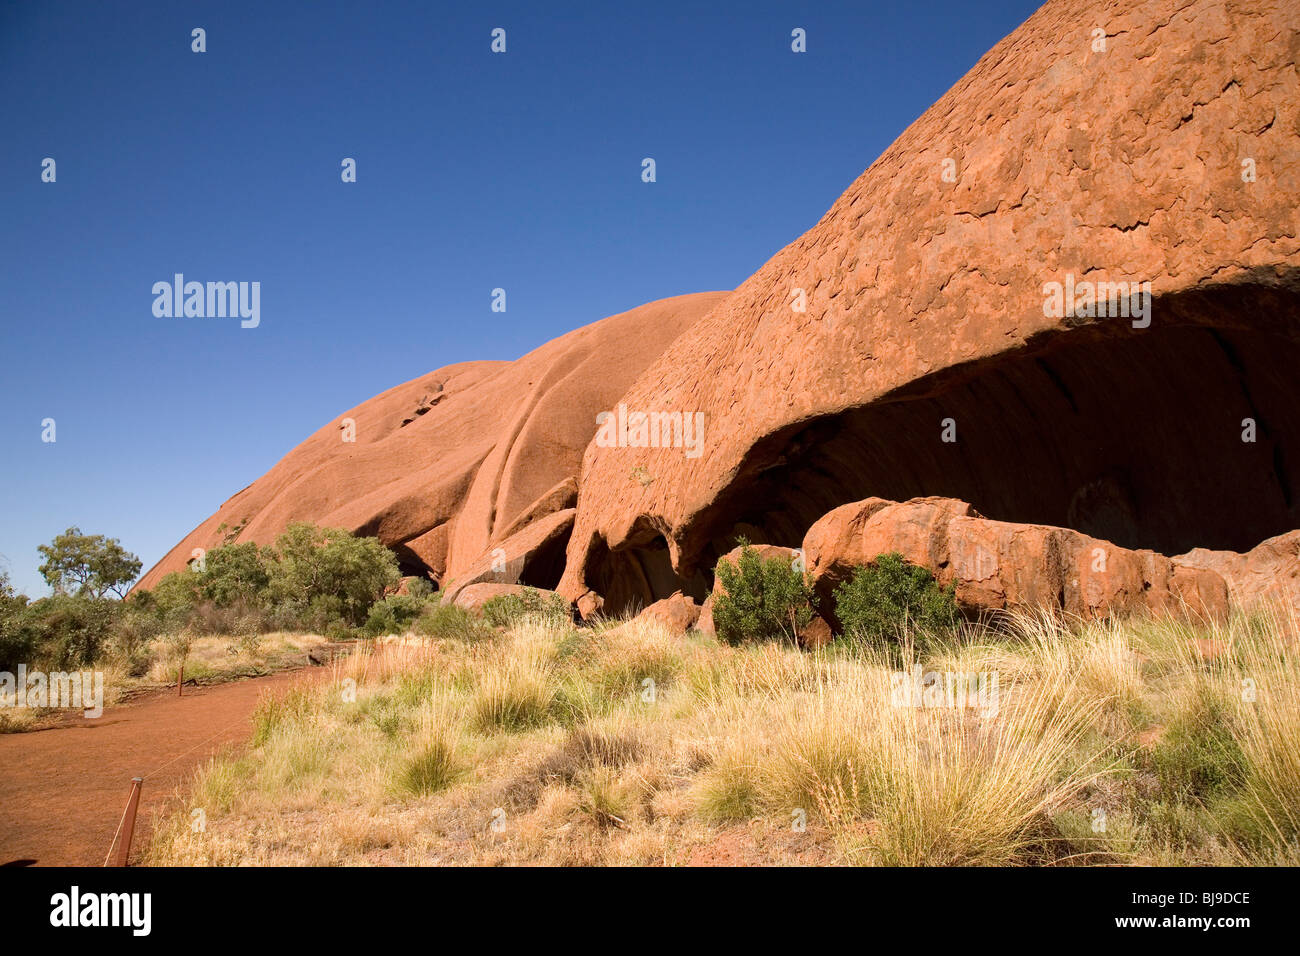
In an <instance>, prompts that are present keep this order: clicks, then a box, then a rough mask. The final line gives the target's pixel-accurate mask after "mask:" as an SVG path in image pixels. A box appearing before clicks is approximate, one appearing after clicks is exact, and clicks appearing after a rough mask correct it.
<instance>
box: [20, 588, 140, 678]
mask: <svg viewBox="0 0 1300 956" xmlns="http://www.w3.org/2000/svg"><path fill="white" fill-rule="evenodd" d="M120 611H121V604H120V602H118V601H110V600H107V599H102V598H100V599H96V598H89V597H73V596H71V595H68V594H55V595H53V596H52V597H47V598H41V599H40V600H39V601H33V602H32V603H31V604H28V605H26V606H25V607H23V608H21V609H19V610H17V611H16V612H15V613H13V614H11V615H6V621H5V624H4V626H3V630H4V632H5V635H6V640H5V645H6V648H5V650H6V656H8V655H10V654H16V655H17V656H16V657H14V658H13V659H12V660H9V661H6V662H4V663H5V664H6V665H16V664H18V663H25V664H27V665H29V666H31V665H32V664H36V663H39V664H43V665H47V666H49V667H51V668H54V669H66V668H75V667H81V666H84V665H87V664H91V663H94V661H95V660H96V659H98V658H99V656H100V653H101V650H102V649H103V647H104V644H105V642H107V640H108V639H109V637H110V635H111V634H112V632H113V628H114V625H115V624H116V623H117V620H118V617H119V616H120ZM4 669H5V670H12V667H11V666H5V668H4Z"/></svg>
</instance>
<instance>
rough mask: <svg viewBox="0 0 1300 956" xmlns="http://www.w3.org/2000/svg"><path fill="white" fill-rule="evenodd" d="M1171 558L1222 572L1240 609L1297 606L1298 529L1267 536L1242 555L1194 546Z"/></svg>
mask: <svg viewBox="0 0 1300 956" xmlns="http://www.w3.org/2000/svg"><path fill="white" fill-rule="evenodd" d="M1174 561H1175V562H1176V563H1177V564H1180V565H1183V566H1185V567H1189V568H1204V569H1206V570H1208V571H1213V572H1216V573H1217V574H1220V575H1222V577H1223V579H1224V580H1225V581H1227V582H1228V591H1229V593H1230V594H1231V596H1232V603H1233V604H1234V605H1235V606H1237V607H1240V608H1242V609H1244V610H1253V609H1255V608H1258V607H1260V606H1261V605H1265V604H1271V603H1272V604H1279V605H1281V606H1282V607H1290V608H1296V609H1300V531H1289V532H1287V533H1286V534H1280V535H1278V536H1277V537H1275V538H1269V539H1268V540H1267V541H1262V542H1260V543H1259V544H1258V545H1256V546H1255V547H1254V548H1252V549H1251V550H1250V551H1248V552H1246V553H1245V554H1237V553H1235V552H1232V551H1210V550H1208V549H1206V548H1196V549H1194V550H1192V551H1189V552H1187V553H1186V554H1180V555H1179V556H1178V557H1176V558H1174Z"/></svg>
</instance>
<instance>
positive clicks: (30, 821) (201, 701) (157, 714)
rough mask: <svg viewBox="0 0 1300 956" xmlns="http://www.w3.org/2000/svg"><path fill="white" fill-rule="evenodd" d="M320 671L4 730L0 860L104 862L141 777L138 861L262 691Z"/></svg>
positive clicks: (243, 726)
mask: <svg viewBox="0 0 1300 956" xmlns="http://www.w3.org/2000/svg"><path fill="white" fill-rule="evenodd" d="M325 672H326V673H327V672H328V671H325ZM321 673H322V671H321V670H315V669H313V671H303V670H298V671H285V672H281V673H278V674H272V675H270V676H268V677H255V678H250V679H248V680H240V681H234V682H231V683H227V684H214V685H212V686H209V687H186V688H185V696H184V697H181V698H179V699H178V698H177V697H176V696H175V693H174V692H162V693H159V694H157V695H151V696H149V697H147V698H144V699H141V700H138V701H135V702H131V703H127V704H123V705H120V706H117V707H112V708H105V709H104V714H103V716H102V717H100V718H99V719H97V720H87V719H85V718H82V717H77V718H75V719H71V720H69V721H68V722H67V723H66V724H63V725H61V726H58V727H55V728H51V729H49V730H39V731H34V732H31V733H22V734H3V735H0V865H4V864H11V865H22V863H21V862H20V861H33V862H34V863H35V864H37V865H41V866H102V865H103V863H104V856H105V854H107V853H108V848H109V845H110V844H111V843H112V841H113V834H114V832H115V831H116V830H117V825H118V821H119V820H121V818H122V810H123V809H124V808H125V807H126V798H127V796H128V794H129V792H130V789H131V778H132V777H144V778H145V780H144V785H143V788H142V790H141V795H140V812H139V816H138V818H137V822H136V830H135V838H134V839H133V840H132V852H131V859H132V861H135V860H137V859H138V858H139V855H140V848H142V847H144V846H145V845H146V844H147V841H148V839H149V835H150V833H151V832H152V829H153V823H154V820H155V817H156V816H157V814H158V813H159V811H160V810H161V809H162V808H163V806H164V804H165V802H166V798H167V797H168V796H170V795H171V794H173V793H174V792H176V791H177V789H178V788H179V786H180V785H181V784H182V783H184V782H185V781H186V779H187V778H188V777H189V775H190V773H191V771H193V770H194V768H195V767H197V766H198V765H199V764H200V763H202V762H203V761H204V760H206V759H207V758H208V757H209V756H211V755H212V754H213V753H215V752H216V751H218V750H220V749H222V748H223V747H226V746H227V745H230V744H237V743H242V742H243V741H245V740H247V739H248V736H249V733H250V732H251V730H252V726H251V724H250V723H249V717H250V716H251V715H252V713H253V708H254V707H255V706H256V705H257V699H258V697H260V696H261V694H262V693H263V692H265V691H266V690H268V689H271V688H279V687H283V686H286V685H288V684H291V683H293V682H295V681H298V680H304V679H306V680H311V679H313V678H314V677H316V676H318V675H320V674H321ZM169 761H170V762H169Z"/></svg>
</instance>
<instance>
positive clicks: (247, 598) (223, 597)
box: [198, 543, 275, 608]
mask: <svg viewBox="0 0 1300 956" xmlns="http://www.w3.org/2000/svg"><path fill="white" fill-rule="evenodd" d="M274 566H275V553H274V552H273V551H272V550H271V549H270V548H259V547H258V546H257V545H255V544H252V543H245V544H228V545H223V546H222V547H220V548H213V549H212V550H211V551H209V552H208V553H207V554H206V555H205V556H204V570H203V571H202V572H201V573H200V574H199V575H198V586H199V589H200V590H201V591H202V593H203V596H204V597H206V598H207V599H208V600H210V601H212V602H213V603H214V604H215V605H216V606H217V607H223V608H224V607H230V606H231V605H233V604H236V603H238V604H241V605H244V606H245V607H262V606H264V605H265V604H266V603H267V587H268V586H269V585H270V583H271V571H272V569H273V568H274Z"/></svg>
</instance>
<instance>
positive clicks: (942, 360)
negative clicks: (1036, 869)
mask: <svg viewBox="0 0 1300 956" xmlns="http://www.w3.org/2000/svg"><path fill="white" fill-rule="evenodd" d="M1098 27H1101V28H1102V29H1104V32H1105V34H1106V39H1105V49H1104V50H1101V49H1099V48H1098V46H1097V41H1096V38H1095V36H1094V34H1093V31H1094V29H1096V28H1098ZM1298 57H1300V7H1297V6H1296V5H1295V4H1294V3H1292V2H1289V0H1246V2H1242V3H1233V4H1230V5H1228V4H1223V3H1218V2H1214V0H1191V2H1188V3H1183V4H1181V5H1178V6H1175V5H1173V4H1170V3H1168V2H1166V0H1145V2H1143V0H1139V2H1135V3H1133V4H1128V5H1124V6H1122V7H1110V8H1106V9H1100V8H1099V9H1097V10H1093V11H1089V12H1088V13H1087V15H1084V14H1083V12H1082V11H1081V9H1080V8H1079V6H1078V5H1077V4H1074V3H1070V2H1066V0H1052V2H1049V3H1048V4H1047V5H1045V6H1044V7H1043V8H1042V9H1040V10H1039V11H1038V12H1036V13H1035V14H1034V15H1033V16H1032V17H1030V18H1029V20H1028V21H1026V22H1025V24H1024V25H1023V26H1021V27H1020V28H1019V29H1018V30H1016V31H1015V32H1014V33H1013V34H1012V35H1011V36H1009V37H1007V38H1006V39H1005V40H1003V41H1002V42H1001V43H999V44H998V45H997V46H996V47H994V48H993V49H992V50H991V51H990V52H989V53H988V54H986V55H985V56H984V57H983V58H982V59H981V60H980V62H979V63H977V64H976V65H975V67H974V68H973V69H972V70H971V71H970V72H969V73H968V74H967V75H966V76H965V77H964V78H963V79H962V80H961V81H960V82H958V83H957V85H956V86H954V87H953V89H952V90H950V91H949V92H948V93H947V94H945V95H944V97H942V98H941V99H940V100H939V102H937V103H936V104H935V105H934V106H933V107H932V108H931V109H929V110H928V111H926V113H925V114H924V115H923V116H921V117H920V118H919V119H918V120H917V121H916V122H915V123H913V124H912V126H910V127H909V128H908V129H907V130H906V131H904V132H903V134H902V135H901V136H900V137H899V138H898V140H897V141H896V142H895V143H894V144H893V145H892V146H890V147H889V149H887V150H886V151H885V152H884V153H883V154H882V155H881V156H880V157H879V158H878V159H877V160H876V161H875V162H873V163H872V164H871V166H870V167H869V168H868V169H867V170H866V172H864V173H863V174H862V175H861V176H860V177H859V178H858V179H857V181H856V182H854V183H853V184H852V185H851V186H850V187H849V189H848V190H847V191H846V192H845V193H844V195H843V196H841V197H840V198H839V199H838V200H837V201H836V203H835V204H834V205H833V206H832V208H831V209H830V210H829V211H828V212H827V213H826V215H825V216H823V217H822V219H821V221H820V222H819V223H818V224H817V225H816V226H815V227H814V228H813V229H811V230H810V231H809V232H808V233H806V234H805V235H804V236H802V237H800V238H799V239H797V240H796V241H795V242H793V243H791V245H789V246H788V247H786V248H785V249H783V250H782V251H781V252H779V253H778V254H777V255H776V256H774V257H773V258H772V259H771V260H770V261H769V262H768V263H767V264H766V265H764V266H763V268H761V269H760V270H759V271H758V272H757V273H756V274H755V275H754V276H752V277H751V278H750V279H749V280H748V281H746V282H745V283H744V284H743V285H742V286H741V287H740V288H738V289H737V290H735V292H733V293H730V294H725V293H709V294H702V295H699V296H689V297H680V298H678V299H670V300H664V301H663V302H659V303H652V304H651V305H647V306H642V307H641V308H640V309H634V310H632V311H631V312H628V313H624V314H623V315H620V316H615V317H612V318H610V319H606V320H604V321H603V322H599V323H596V324H595V325H592V326H588V327H586V328H584V329H580V330H578V331H577V332H574V333H571V334H570V335H567V336H564V337H562V338H560V339H557V340H556V341H554V342H552V343H550V344H548V345H546V346H544V347H542V348H541V349H538V350H537V351H535V352H533V353H530V354H529V355H528V356H525V357H524V358H522V359H520V360H518V361H517V362H513V363H491V362H481V363H467V364H464V365H458V366H452V367H450V368H447V369H443V370H441V371H439V372H436V373H433V374H431V375H430V376H426V377H423V378H421V379H419V380H417V381H415V382H411V383H408V384H406V385H403V386H399V387H398V388H396V389H393V390H391V391H389V392H386V393H384V394H383V395H381V396H379V397H377V398H375V399H372V400H371V401H370V402H367V403H365V404H363V405H361V406H359V407H358V408H357V409H354V410H353V412H350V413H347V415H345V416H343V417H352V418H355V419H356V426H357V443H356V444H355V445H344V444H341V443H340V442H339V441H338V429H339V427H340V421H338V420H336V421H335V422H332V423H330V425H328V426H326V427H325V428H323V429H322V430H321V431H320V432H318V433H317V434H316V435H314V436H312V437H311V438H310V439H308V440H307V442H305V443H304V444H303V445H302V446H300V447H299V448H298V449H295V451H293V452H292V453H290V455H288V456H286V458H285V459H284V460H283V461H282V462H281V463H280V464H279V465H277V466H276V468H275V469H273V470H272V471H271V472H270V473H268V474H267V475H266V476H264V477H263V478H261V479H259V480H258V481H257V482H255V483H254V484H253V485H252V486H250V487H249V488H248V489H245V490H244V491H243V492H240V493H239V494H238V495H236V496H235V497H234V498H232V499H231V500H230V501H228V502H227V503H226V504H225V505H223V506H222V508H221V510H220V511H219V512H218V513H217V514H216V515H214V516H213V517H212V518H210V519H208V521H206V522H204V524H203V525H201V526H200V527H199V528H198V529H197V530H196V531H195V532H194V533H192V534H191V535H190V536H189V537H187V538H186V539H185V540H184V541H183V542H181V544H180V545H178V546H177V548H176V549H174V550H173V551H172V552H171V553H170V554H169V555H168V556H167V557H166V558H165V559H164V560H163V561H162V562H160V564H159V565H158V567H156V568H154V569H153V570H152V571H151V572H150V574H149V575H147V576H146V578H145V580H144V582H143V583H144V585H145V586H149V585H150V584H152V583H154V582H156V580H157V579H158V577H159V576H160V575H161V574H162V573H164V572H165V571H168V570H175V569H178V568H181V567H183V566H184V562H185V560H186V559H187V558H188V557H189V554H190V551H191V549H192V548H194V547H196V546H198V547H212V546H213V545H215V544H217V543H220V542H221V541H222V540H223V533H222V532H221V531H219V530H218V526H219V525H221V524H223V523H225V524H226V525H227V526H229V528H230V529H237V532H238V533H237V535H235V536H236V537H237V538H238V539H239V540H254V541H260V542H266V541H270V540H271V539H273V538H274V536H275V535H276V534H277V533H278V532H279V531H280V530H281V529H282V528H283V527H284V526H285V525H286V524H287V523H288V522H290V521H292V520H311V521H316V522H318V523H321V524H330V525H340V526H343V527H347V528H349V529H351V530H354V531H357V532H360V533H365V534H376V535H378V536H379V537H380V539H381V540H383V541H384V542H386V543H388V544H389V545H391V546H392V547H394V548H395V549H396V550H397V552H398V554H399V556H400V557H401V558H402V562H403V565H404V567H405V568H406V569H407V570H408V571H411V570H417V569H419V570H424V569H427V570H428V571H430V572H431V573H432V574H433V576H434V577H436V578H437V579H438V580H439V581H440V582H442V583H445V584H447V585H448V590H449V591H450V592H456V591H458V590H459V589H461V588H466V590H467V591H468V590H471V589H475V588H477V589H482V588H484V587H486V586H487V585H485V584H484V583H472V582H484V581H498V582H501V581H505V582H510V581H526V582H528V583H534V584H541V585H546V584H551V583H554V578H555V577H557V576H558V575H559V573H560V567H561V565H562V564H563V565H564V574H563V580H562V581H561V582H560V585H559V590H560V592H561V593H562V594H564V595H565V596H566V597H568V598H570V599H571V600H574V601H575V603H576V605H577V607H578V610H579V611H580V613H581V614H582V615H583V616H584V617H585V616H590V615H591V614H593V613H595V612H596V611H597V610H600V609H602V608H603V609H604V610H605V611H606V612H612V613H619V612H621V611H623V610H626V609H629V608H633V607H646V606H649V605H651V604H653V603H654V602H655V601H658V600H661V599H664V598H667V597H669V596H671V595H673V594H675V593H677V592H682V593H683V594H684V595H688V596H691V597H693V598H694V599H696V600H704V598H705V597H706V596H707V595H709V594H710V592H711V590H712V588H713V583H714V582H713V580H712V569H713V567H714V564H715V562H716V561H717V559H718V558H719V556H721V555H724V554H725V553H726V552H728V551H729V550H730V549H731V548H732V547H733V546H734V543H735V537H736V536H737V535H738V534H744V535H745V536H747V537H749V538H750V539H751V540H753V541H756V542H769V543H771V544H774V545H794V544H797V543H799V542H800V541H805V547H806V548H808V549H809V550H810V552H811V551H816V552H817V553H818V554H819V555H824V556H825V561H826V562H829V563H826V564H824V566H823V565H822V564H819V565H818V567H819V569H821V577H820V578H819V581H820V582H821V583H822V584H823V586H826V585H829V584H830V583H831V582H832V581H833V579H834V576H835V575H836V574H838V573H841V572H842V571H843V569H844V568H845V567H846V566H847V564H846V562H850V563H851V559H853V558H857V557H863V556H868V557H869V556H870V555H871V554H874V553H878V551H879V550H881V549H884V550H899V551H902V552H903V553H904V554H905V556H908V557H909V558H910V559H913V560H917V561H919V562H921V563H928V564H929V566H932V567H934V568H935V569H936V570H937V571H938V573H939V575H940V579H941V580H957V581H958V582H959V591H958V593H959V598H961V599H962V600H963V601H964V602H965V603H966V604H967V606H968V607H1006V606H1016V605H1020V604H1047V605H1049V606H1059V607H1063V608H1065V609H1067V610H1074V611H1077V612H1078V613H1083V614H1098V613H1110V612H1114V611H1123V610H1132V609H1134V608H1139V607H1141V608H1148V609H1155V610H1159V611H1165V610H1169V609H1171V608H1172V607H1175V606H1181V604H1180V602H1182V601H1186V602H1187V603H1188V604H1189V605H1191V606H1198V602H1199V606H1200V607H1202V608H1203V609H1204V610H1205V611H1206V612H1207V613H1210V614H1218V613H1219V612H1220V611H1221V610H1222V594H1223V580H1222V579H1223V578H1226V579H1227V580H1228V581H1229V583H1230V584H1231V586H1232V589H1233V595H1234V598H1236V599H1238V600H1243V601H1244V600H1248V599H1251V598H1252V596H1253V595H1255V594H1257V593H1262V592H1265V591H1268V590H1270V589H1272V590H1276V591H1277V592H1278V593H1281V594H1284V595H1290V596H1291V597H1290V600H1292V601H1293V603H1300V588H1297V587H1293V583H1294V579H1295V578H1297V577H1298V576H1300V555H1297V548H1296V546H1295V542H1294V541H1292V536H1291V535H1287V534H1284V533H1285V532H1290V531H1291V530H1292V529H1294V528H1297V527H1300V414H1296V402H1295V398H1294V396H1295V394H1296V387H1295V382H1296V378H1295V369H1296V368H1300V238H1298V237H1300V232H1298V230H1297V215H1296V210H1295V201H1294V200H1295V196H1296V195H1298V194H1300V79H1298V77H1297V70H1296V64H1297V60H1298ZM1080 283H1105V284H1107V286H1112V285H1113V286H1114V287H1113V288H1110V289H1107V288H1105V287H1103V286H1097V287H1096V288H1095V289H1094V291H1096V292H1098V293H1099V294H1100V295H1101V298H1103V299H1105V300H1106V305H1107V308H1108V309H1110V308H1114V309H1119V308H1121V307H1128V306H1130V305H1132V304H1133V303H1130V301H1129V299H1128V297H1127V295H1121V294H1120V293H1119V287H1118V286H1117V285H1114V284H1118V283H1124V284H1125V285H1124V289H1123V291H1124V292H1130V291H1134V290H1133V289H1131V288H1130V287H1129V285H1128V284H1129V283H1134V284H1136V290H1137V291H1139V292H1140V291H1141V290H1142V289H1144V288H1145V286H1143V285H1142V283H1150V291H1151V294H1152V296H1153V301H1151V302H1150V303H1149V310H1148V309H1145V308H1143V307H1142V301H1141V300H1140V299H1139V300H1137V302H1136V304H1137V306H1138V308H1139V312H1140V314H1139V315H1136V316H1135V315H1131V314H1130V315H1118V316H1117V315H1114V314H1103V315H1099V314H1097V313H1096V310H1095V309H1090V308H1083V309H1079V310H1075V311H1073V312H1071V313H1070V314H1062V312H1061V310H1060V309H1056V308H1054V305H1055V304H1056V302H1055V300H1056V298H1057V296H1058V295H1059V296H1060V297H1061V298H1064V295H1065V290H1070V291H1071V292H1077V291H1079V290H1080V289H1081V288H1082V287H1081V285H1080ZM1054 284H1055V285H1054ZM1112 293H1113V294H1112ZM1061 304H1064V303H1061ZM1069 304H1070V305H1076V304H1078V305H1085V304H1086V303H1085V302H1083V301H1080V302H1078V303H1076V302H1074V301H1073V300H1072V301H1071V302H1070V303H1069ZM669 343H671V344H669ZM617 406H621V412H626V413H627V414H622V413H621V414H620V416H619V420H618V425H619V437H620V438H621V439H627V438H629V437H630V438H631V440H630V441H626V440H620V441H617V442H614V443H612V444H611V443H610V442H608V441H599V440H593V435H595V434H596V428H595V422H594V415H595V413H596V412H597V411H599V410H606V409H613V408H615V407H617ZM641 415H643V416H647V417H649V416H654V424H653V425H651V426H647V418H641V419H639V420H638V424H636V425H633V424H632V422H631V421H630V419H632V418H634V417H636V416H641ZM674 416H675V419H674ZM697 420H699V421H702V423H703V434H702V435H701V434H700V433H698V432H693V431H692V432H690V433H689V435H688V429H687V426H694V425H695V423H696V422H697ZM674 429H676V430H675V431H674ZM1246 435H1250V436H1252V437H1253V439H1254V440H1251V441H1246V440H1243V438H1244V437H1245V436H1246ZM688 437H689V438H693V439H702V440H701V441H699V443H698V444H695V443H693V442H692V441H689V440H687V439H688ZM651 438H653V439H655V440H653V441H651V440H648V439H651ZM660 439H662V440H660ZM584 448H585V449H586V451H585V454H584V452H583V449H584ZM575 496H576V501H575ZM873 496H876V499H877V500H876V502H875V503H872V502H869V501H867V500H866V499H871V498H872V497H873ZM915 498H922V499H926V501H927V502H928V503H922V504H918V503H917V502H915V501H910V500H909V499H915ZM885 499H892V500H894V501H906V502H907V504H903V505H896V504H891V503H890V502H889V501H888V500H885ZM940 499H944V500H940ZM954 499H960V501H957V500H954ZM964 502H971V505H966V504H964ZM846 503H848V504H846ZM575 505H576V510H575ZM972 505H973V506H974V507H977V508H978V509H979V512H980V513H982V514H983V515H988V516H989V517H988V518H984V517H982V515H981V514H980V513H977V512H975V511H974V508H973V507H972ZM845 509H847V510H845ZM993 519H996V520H993ZM570 528H571V529H572V533H571V534H570ZM864 529H865V530H866V531H869V532H870V534H869V535H867V536H866V537H863V536H862V534H860V532H862V531H863V530H864ZM1279 534H1281V535H1283V537H1281V538H1274V539H1272V540H1270V541H1268V542H1265V544H1264V545H1260V547H1259V548H1258V549H1256V551H1251V552H1250V553H1249V554H1246V555H1244V556H1243V555H1236V554H1232V553H1230V552H1225V551H1223V550H1218V551H1208V550H1204V549H1209V548H1213V549H1234V550H1235V551H1247V550H1248V549H1250V548H1252V547H1254V546H1255V545H1256V544H1257V543H1258V542H1260V541H1261V540H1262V539H1264V538H1269V537H1270V536H1273V535H1279ZM566 536H567V555H562V554H561V553H560V548H561V546H563V545H564V544H565V539H566ZM806 536H807V538H806ZM1111 542H1114V543H1113V544H1112V543H1111ZM1097 547H1101V548H1103V549H1104V550H1106V553H1107V554H1108V555H1113V563H1109V564H1108V565H1107V567H1108V570H1106V571H1105V572H1104V573H1100V574H1099V573H1098V572H1095V571H1093V570H1092V565H1091V563H1089V562H1087V561H1083V560H1082V559H1081V557H1080V556H1081V555H1090V553H1091V550H1092V549H1095V548H1097ZM1189 548H1195V549H1196V550H1194V551H1190V552H1189V553H1188V554H1186V555H1183V556H1182V557H1181V558H1177V559H1172V560H1171V559H1168V558H1165V557H1163V556H1162V553H1163V554H1172V553H1175V552H1179V551H1186V550H1187V549H1189ZM497 549H500V550H499V551H498V550H497ZM1158 552H1159V553H1158ZM989 556H992V561H991V562H990V561H989V560H988V557H989ZM817 560H818V561H819V562H820V561H821V560H822V559H821V558H818V559H817ZM1216 572H1218V573H1216ZM1277 579H1285V580H1283V581H1279V582H1278V583H1276V584H1274V583H1272V582H1274V581H1275V580H1277ZM1286 581H1291V582H1292V583H1285V582H1286ZM467 586H468V587H467ZM461 593H462V594H463V593H465V592H461ZM451 596H453V597H454V596H455V595H454V593H453V594H452V595H451ZM710 618H711V602H710V601H706V602H705V604H704V607H703V609H702V613H701V617H700V621H699V622H698V624H697V626H699V627H702V628H706V627H707V626H708V623H709V620H710Z"/></svg>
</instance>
